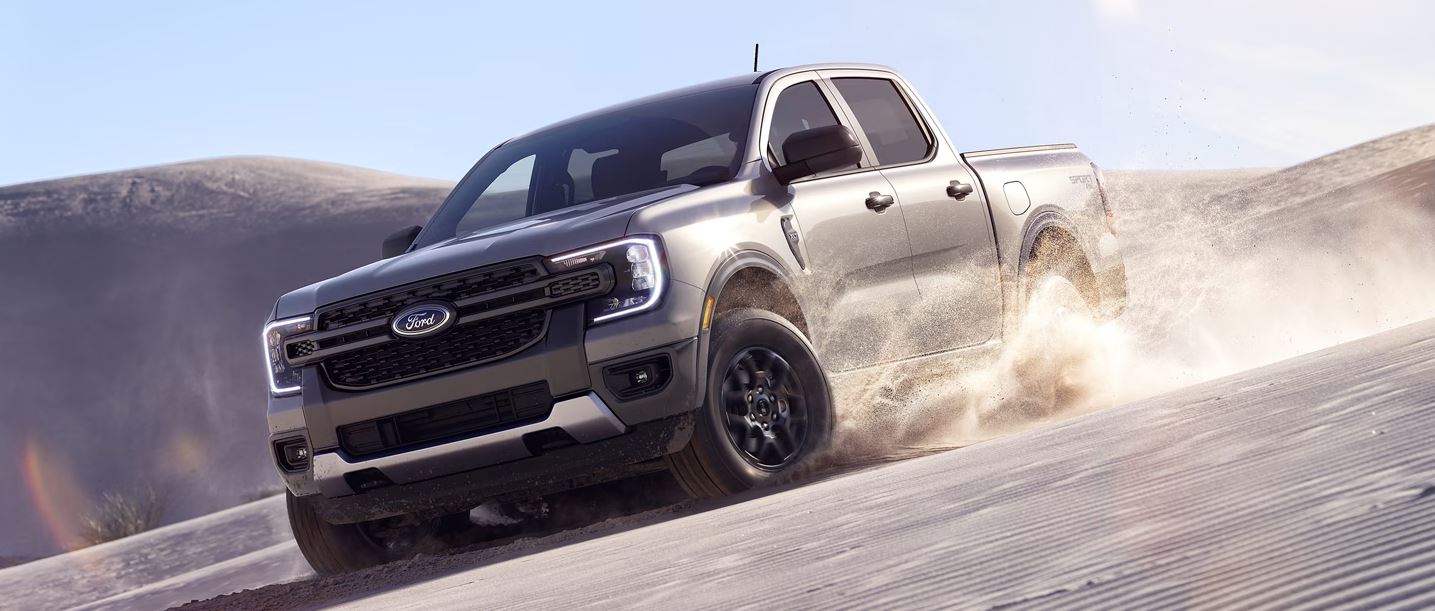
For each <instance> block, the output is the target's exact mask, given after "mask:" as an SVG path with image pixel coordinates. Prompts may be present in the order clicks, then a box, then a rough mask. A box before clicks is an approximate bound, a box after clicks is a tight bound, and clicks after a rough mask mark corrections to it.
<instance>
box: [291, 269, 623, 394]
mask: <svg viewBox="0 0 1435 611" xmlns="http://www.w3.org/2000/svg"><path fill="white" fill-rule="evenodd" d="M613 283H614V270H613V268H612V266H610V265H607V264H602V265H595V266H593V267H589V268H585V269H580V270H573V271H570V272H567V273H562V274H549V273H548V272H547V270H545V269H544V268H543V266H542V265H541V264H540V263H539V262H537V261H536V260H527V261H519V262H516V263H507V264H502V265H494V266H490V267H486V268H481V269H477V270H469V271H466V272H460V273H457V274H452V275H449V276H445V277H441V278H436V279H432V280H427V281H424V282H419V283H414V284H411V285H408V286H402V287H398V288H395V289H391V290H388V291H385V292H381V293H377V294H374V295H368V296H364V297H359V298H356V299H352V300H350V301H346V302H342V303H339V304H336V305H332V306H327V307H325V308H322V309H320V310H319V311H318V312H316V313H315V320H316V324H317V327H318V328H317V329H315V330H314V331H312V332H310V333H306V334H303V335H296V336H294V337H292V338H289V339H288V340H287V341H286V342H285V345H284V356H285V357H286V359H288V361H289V364H290V365H291V366H294V367H306V366H310V365H317V366H319V368H320V370H321V372H322V374H323V376H322V377H323V379H324V380H325V381H326V382H327V383H328V385H329V386H330V387H333V388H336V389H339V390H348V391H357V390H368V389H372V388H376V387H379V386H384V385H387V384H396V383H399V382H404V381H407V380H409V379H415V378H421V377H424V376H428V375H433V374H437V373H440V372H446V371H451V370H454V369H458V368H461V367H468V366H473V365H478V364H481V363H486V362H491V361H495V360H498V359H501V358H504V357H506V356H509V355H512V354H515V353H517V352H519V351H521V350H524V349H526V348H528V347H529V346H532V345H534V344H537V343H538V342H540V341H542V339H543V334H544V332H545V330H546V329H547V326H548V316H549V314H550V313H551V312H552V311H553V309H554V308H557V307H560V306H563V305H565V304H574V303H578V302H581V301H583V300H586V299H591V298H594V297H597V296H600V295H605V294H607V293H608V292H609V291H610V290H612V287H613ZM421 302H434V303H443V304H447V305H449V306H452V307H453V308H454V309H455V311H456V314H457V317H458V320H457V321H456V322H455V323H454V324H453V326H452V327H450V328H449V329H447V330H445V331H443V332H440V333H437V334H435V335H434V336H433V337H429V338H424V339H411V338H400V337H398V336H396V335H395V334H394V333H393V332H392V329H391V326H392V321H393V317H394V316H395V315H397V314H398V312H399V311H401V310H402V309H404V308H406V307H409V306H411V305H414V304H416V303H421Z"/></svg>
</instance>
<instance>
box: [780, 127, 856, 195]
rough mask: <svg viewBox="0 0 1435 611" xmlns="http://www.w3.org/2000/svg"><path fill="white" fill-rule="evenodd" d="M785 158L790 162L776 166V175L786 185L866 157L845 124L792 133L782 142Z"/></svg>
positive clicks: (851, 163)
mask: <svg viewBox="0 0 1435 611" xmlns="http://www.w3.org/2000/svg"><path fill="white" fill-rule="evenodd" d="M782 157H783V158H784V159H786V160H787V163H786V164H784V165H781V166H778V167H776V168H773V170H772V175H773V176H775V177H777V180H778V182H781V183H782V184H784V185H785V184H788V183H790V182H792V181H794V180H797V179H799V178H806V177H808V176H813V175H815V174H820V173H822V172H826V171H828V170H836V169H838V168H845V167H847V166H850V165H853V164H855V163H857V162H858V161H860V160H861V159H862V145H861V144H860V143H858V142H857V136H856V135H854V134H853V133H852V130H850V129H848V128H847V126H845V125H828V126H825V127H814V128H812V129H805V130H802V131H800V132H797V133H795V134H792V135H791V136H788V137H787V140H785V141H783V143H782Z"/></svg>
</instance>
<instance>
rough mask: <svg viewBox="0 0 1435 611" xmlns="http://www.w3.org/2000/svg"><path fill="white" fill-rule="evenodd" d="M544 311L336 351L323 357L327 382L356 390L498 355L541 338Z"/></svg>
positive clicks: (511, 352)
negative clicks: (416, 338)
mask: <svg viewBox="0 0 1435 611" xmlns="http://www.w3.org/2000/svg"><path fill="white" fill-rule="evenodd" d="M547 322H548V312H547V311H546V310H542V309H532V310H523V311H520V312H514V313H512V314H504V315H502V316H496V317H493V318H488V319H484V320H480V321H477V322H471V323H466V324H462V325H458V326H456V327H454V328H453V329H451V330H449V331H448V332H446V333H442V334H439V335H437V336H435V337H432V338H428V339H423V340H417V341H409V340H404V341H390V342H385V343H381V344H378V345H374V346H369V347H366V348H359V349H357V350H350V351H347V352H340V353H338V354H335V355H334V356H331V357H329V358H327V359H325V360H324V362H323V369H324V374H325V375H326V376H328V378H329V383H330V384H331V385H332V386H334V387H336V388H340V389H343V390H362V389H365V388H371V387H374V386H380V385H383V384H388V383H390V382H395V381H398V380H405V379H409V378H416V377H420V376H427V375H433V374H436V373H440V372H444V371H449V370H451V369H457V368H459V367H466V366H469V365H476V364H478V363H482V362H485V361H491V360H494V359H498V358H502V357H505V356H508V355H510V354H513V353H515V352H518V351H519V350H522V349H524V348H527V347H528V346H530V345H532V344H534V343H536V342H537V341H538V340H539V339H540V338H542V337H543V331H544V327H545V326H546V325H547Z"/></svg>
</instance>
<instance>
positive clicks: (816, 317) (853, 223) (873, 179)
mask: <svg viewBox="0 0 1435 611" xmlns="http://www.w3.org/2000/svg"><path fill="white" fill-rule="evenodd" d="M797 76H798V78H793V79H792V80H791V81H788V82H785V83H781V85H784V86H783V87H782V88H781V89H776V88H775V89H774V91H775V92H776V96H775V98H770V102H769V105H768V111H767V113H766V116H767V117H770V121H769V128H768V132H767V134H768V137H767V148H766V150H767V156H768V160H769V163H770V164H772V165H773V166H776V165H780V164H781V163H783V158H782V142H783V141H785V140H786V139H787V137H788V136H790V135H792V134H793V133H796V132H799V131H802V130H804V129H810V128H814V127H823V126H827V125H837V124H845V123H846V120H845V117H842V116H841V115H839V113H838V112H837V111H836V110H835V109H836V108H837V107H836V106H835V105H833V104H831V103H830V102H829V100H828V97H827V95H826V93H825V91H824V86H823V85H821V84H820V83H818V82H816V81H813V80H810V79H811V78H812V77H815V75H811V76H809V77H808V78H807V79H802V78H800V76H801V75H797ZM869 166H870V163H868V162H866V161H865V160H864V161H863V162H862V163H861V164H859V165H858V166H856V167H851V168H844V169H839V170H835V171H832V172H828V173H824V174H819V175H817V176H814V177H811V178H807V179H803V180H799V181H796V182H793V183H792V184H791V185H789V186H788V193H789V194H790V197H791V200H790V205H791V206H792V210H793V212H794V215H795V216H796V221H797V223H796V226H797V227H798V228H800V235H801V238H800V239H801V240H802V242H803V244H805V250H806V253H807V256H806V259H807V260H806V263H807V270H806V271H807V273H806V274H802V275H800V276H799V277H798V278H797V279H796V284H797V285H798V286H797V289H798V291H800V292H801V293H802V294H801V295H800V297H801V299H802V301H803V303H804V304H805V305H806V306H807V307H806V308H805V313H806V314H807V317H808V323H809V325H808V326H809V330H810V331H811V333H812V336H813V337H812V338H811V339H812V341H813V343H814V344H815V345H816V348H817V351H818V355H819V356H820V357H821V358H822V361H823V364H824V365H825V366H826V367H827V368H828V369H831V370H835V371H841V370H846V369H854V368H858V367H862V366H865V365H871V364H874V363H878V362H882V361H887V360H894V359H898V358H902V357H905V356H909V355H910V351H909V346H907V345H905V344H904V343H903V342H894V341H893V337H894V331H895V330H900V329H903V328H904V327H905V326H906V323H907V317H908V315H909V313H910V308H911V307H912V304H913V303H914V302H915V300H916V299H917V298H918V296H919V293H918V291H917V285H916V281H915V279H914V278H913V276H912V266H911V247H910V246H909V244H908V241H907V224H906V221H905V220H904V219H903V216H902V214H903V213H902V208H901V206H900V205H892V206H891V207H888V208H885V209H883V210H881V211H880V212H879V211H876V210H873V209H870V208H869V207H868V206H867V203H866V202H867V200H868V199H869V198H871V197H873V194H876V196H877V197H881V196H893V195H894V193H893V190H892V186H891V184H889V183H888V182H887V179H886V178H885V177H883V176H882V173H881V172H878V171H875V170H872V169H869ZM894 199H895V198H894Z"/></svg>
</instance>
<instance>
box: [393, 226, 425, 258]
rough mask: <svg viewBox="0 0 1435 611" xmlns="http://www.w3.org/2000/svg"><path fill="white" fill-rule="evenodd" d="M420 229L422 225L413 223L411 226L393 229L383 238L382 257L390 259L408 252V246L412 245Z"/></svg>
mask: <svg viewBox="0 0 1435 611" xmlns="http://www.w3.org/2000/svg"><path fill="white" fill-rule="evenodd" d="M421 230H423V227H419V226H418V225H414V226H413V227H405V228H403V229H400V230H398V231H395V232H394V233H393V234H391V235H390V236H389V237H387V238H384V256H383V258H385V259H391V258H393V257H397V256H399V255H401V254H404V253H405V252H408V250H409V247H410V246H413V243H414V239H415V238H418V237H419V231H421Z"/></svg>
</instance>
